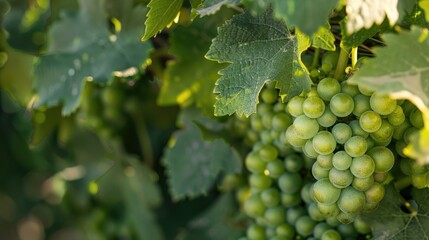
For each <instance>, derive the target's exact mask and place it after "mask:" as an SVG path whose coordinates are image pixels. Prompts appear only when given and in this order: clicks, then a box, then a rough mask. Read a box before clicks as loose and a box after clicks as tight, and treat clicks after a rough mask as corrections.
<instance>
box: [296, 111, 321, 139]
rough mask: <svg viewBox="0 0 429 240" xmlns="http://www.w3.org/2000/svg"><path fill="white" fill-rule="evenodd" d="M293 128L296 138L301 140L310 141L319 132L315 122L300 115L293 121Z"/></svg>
mask: <svg viewBox="0 0 429 240" xmlns="http://www.w3.org/2000/svg"><path fill="white" fill-rule="evenodd" d="M293 126H294V128H295V132H296V133H297V135H298V137H300V138H302V139H310V138H312V137H314V136H315V135H316V134H317V132H318V131H319V124H318V123H317V120H315V119H311V118H309V117H307V116H305V115H301V116H299V117H297V118H295V120H294V121H293Z"/></svg>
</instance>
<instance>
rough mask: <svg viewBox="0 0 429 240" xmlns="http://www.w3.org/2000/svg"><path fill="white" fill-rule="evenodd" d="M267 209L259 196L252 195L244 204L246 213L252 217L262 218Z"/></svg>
mask: <svg viewBox="0 0 429 240" xmlns="http://www.w3.org/2000/svg"><path fill="white" fill-rule="evenodd" d="M265 209H266V207H265V204H264V202H263V201H262V200H261V198H260V197H259V195H258V194H253V195H251V196H250V197H249V198H247V199H246V201H244V204H243V210H244V212H245V213H246V214H247V215H248V216H250V217H262V216H263V215H264V212H265Z"/></svg>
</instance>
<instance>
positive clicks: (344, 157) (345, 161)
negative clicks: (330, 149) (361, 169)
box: [332, 151, 352, 170]
mask: <svg viewBox="0 0 429 240" xmlns="http://www.w3.org/2000/svg"><path fill="white" fill-rule="evenodd" d="M351 164H352V157H350V155H348V154H347V153H346V152H345V151H338V152H336V153H335V154H334V156H332V165H333V166H334V168H336V169H338V170H347V169H348V168H349V167H350V165H351Z"/></svg>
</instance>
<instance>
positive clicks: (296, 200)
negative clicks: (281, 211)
mask: <svg viewBox="0 0 429 240" xmlns="http://www.w3.org/2000/svg"><path fill="white" fill-rule="evenodd" d="M281 202H282V205H283V207H286V208H290V207H295V206H298V205H299V204H300V203H301V197H300V195H299V194H298V193H282V194H281Z"/></svg>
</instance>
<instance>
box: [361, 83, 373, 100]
mask: <svg viewBox="0 0 429 240" xmlns="http://www.w3.org/2000/svg"><path fill="white" fill-rule="evenodd" d="M358 89H359V92H360V93H361V94H363V95H365V96H368V97H371V96H372V94H373V93H374V91H373V90H371V89H369V88H368V87H366V86H364V85H362V84H360V85H358Z"/></svg>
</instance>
